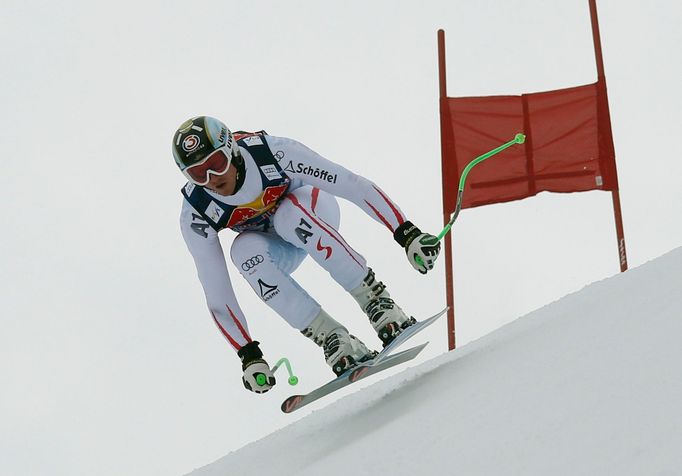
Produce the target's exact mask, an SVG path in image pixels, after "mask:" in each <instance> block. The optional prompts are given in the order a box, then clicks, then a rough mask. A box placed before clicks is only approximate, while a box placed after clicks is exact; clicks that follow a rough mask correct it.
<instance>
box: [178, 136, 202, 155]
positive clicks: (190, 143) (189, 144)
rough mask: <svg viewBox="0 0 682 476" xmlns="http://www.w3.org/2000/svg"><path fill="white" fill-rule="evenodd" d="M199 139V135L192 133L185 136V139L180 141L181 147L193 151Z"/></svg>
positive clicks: (197, 145) (186, 150)
mask: <svg viewBox="0 0 682 476" xmlns="http://www.w3.org/2000/svg"><path fill="white" fill-rule="evenodd" d="M200 142H201V141H200V140H199V136H198V135H196V134H192V135H191V136H187V137H185V139H184V140H183V141H182V149H183V150H184V151H185V152H193V151H195V150H197V147H199V143H200Z"/></svg>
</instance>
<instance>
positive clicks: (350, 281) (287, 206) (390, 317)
mask: <svg viewBox="0 0 682 476" xmlns="http://www.w3.org/2000/svg"><path fill="white" fill-rule="evenodd" d="M339 223H340V213H339V207H338V204H337V203H336V198H335V197H333V196H332V195H329V194H328V193H325V192H322V191H319V189H316V188H313V187H309V186H307V187H301V188H299V189H296V190H295V191H293V192H292V193H290V194H289V195H287V200H286V201H285V202H284V203H283V204H282V205H280V208H279V209H278V210H277V213H276V214H275V217H274V226H275V230H276V232H277V234H278V235H280V236H282V238H284V239H285V240H286V241H287V242H289V243H291V244H293V245H294V246H297V247H298V248H301V249H304V250H305V251H306V252H307V253H308V254H310V256H312V257H313V259H314V260H315V261H316V262H317V263H319V264H320V266H322V267H323V268H324V269H326V270H327V271H328V272H329V274H330V275H331V276H332V278H333V279H334V280H335V281H336V282H337V283H339V284H340V285H341V286H342V287H343V288H344V289H345V290H346V291H348V292H349V293H350V294H351V295H352V296H353V297H354V298H355V300H356V301H357V302H358V304H359V305H360V307H361V308H362V310H363V311H364V312H365V314H367V316H368V317H369V320H370V323H371V324H372V326H373V327H374V330H375V331H376V332H377V334H378V335H379V338H380V339H381V341H382V342H383V343H384V346H386V345H388V343H390V342H391V341H392V340H393V339H395V337H396V336H397V335H398V334H399V333H400V332H401V331H402V330H403V329H404V328H406V327H408V326H410V325H412V324H414V323H415V322H416V321H415V320H414V318H412V317H409V316H407V315H406V314H405V312H403V310H402V309H401V308H400V307H399V306H398V305H397V304H396V303H395V302H394V301H393V299H391V297H390V294H389V293H388V291H387V290H386V286H385V285H384V284H383V283H382V282H380V281H377V280H376V278H375V276H374V272H373V271H372V270H371V269H370V268H368V267H367V263H366V261H365V259H364V258H363V257H362V255H360V254H359V253H358V252H357V251H355V250H354V249H353V248H352V247H351V246H350V245H349V244H348V243H347V242H346V241H345V240H344V239H343V237H342V236H341V235H340V233H339V232H338V227H339Z"/></svg>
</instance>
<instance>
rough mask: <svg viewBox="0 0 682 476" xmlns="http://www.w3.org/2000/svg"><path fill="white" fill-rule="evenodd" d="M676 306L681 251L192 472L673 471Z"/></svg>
mask: <svg viewBox="0 0 682 476" xmlns="http://www.w3.org/2000/svg"><path fill="white" fill-rule="evenodd" d="M681 310H682V248H678V249H676V250H674V251H672V252H670V253H668V254H666V255H664V256H663V257H660V258H658V259H656V260H654V261H651V262H649V263H647V264H645V265H643V266H640V267H638V268H636V269H633V270H630V271H628V272H626V273H624V274H619V275H617V276H614V277H612V278H609V279H606V280H603V281H601V282H597V283H594V284H592V285H590V286H588V287H586V288H584V289H583V290H581V291H580V292H577V293H574V294H571V295H569V296H566V297H564V298H563V299H561V300H559V301H557V302H554V303H552V304H550V305H548V306H545V307H543V308H542V309H539V310H537V311H535V312H533V313H531V314H529V315H527V316H525V317H523V318H520V319H518V320H516V321H514V322H512V323H511V324H508V325H506V326H504V327H502V328H501V329H499V330H497V331H495V332H493V333H491V334H489V335H487V336H486V337H484V338H481V339H479V340H477V341H475V342H472V343H470V344H468V345H466V346H464V347H461V348H459V349H457V350H455V351H453V352H451V353H447V354H445V355H442V356H440V357H438V358H435V359H433V360H431V361H429V362H426V363H423V364H421V365H418V366H416V367H414V368H410V369H408V370H405V371H404V372H401V373H399V374H397V375H394V376H392V377H390V378H387V379H385V380H381V381H379V382H377V383H375V384H373V385H371V386H369V387H367V388H363V389H360V390H359V391H357V392H356V393H353V394H352V395H350V396H347V397H345V398H343V399H341V400H339V401H337V402H334V403H331V404H330V405H329V406H327V407H325V408H324V409H322V410H319V411H316V412H314V413H312V414H311V415H309V416H308V417H306V418H303V419H301V420H299V421H298V422H296V423H294V424H292V425H290V426H289V427H286V428H284V429H282V430H280V431H277V432H276V433H273V434H272V435H269V436H268V437H266V438H263V439H262V440H260V441H257V442H255V443H252V444H250V445H248V446H246V447H244V448H242V449H240V450H238V451H235V452H233V453H230V454H229V455H228V456H226V457H224V458H222V459H220V460H219V461H217V462H215V463H213V464H211V465H209V466H206V467H204V468H201V469H198V470H195V471H194V472H192V473H190V474H191V476H218V475H221V476H223V475H232V474H257V475H282V476H284V475H298V476H303V475H319V474H324V475H325V476H346V475H348V474H353V475H356V476H360V475H374V476H376V475H381V474H391V475H397V476H401V475H405V476H407V475H410V476H413V475H415V474H428V475H432V474H433V475H436V474H438V475H441V474H462V475H502V474H504V475H511V474H523V475H549V474H551V475H564V474H565V475H576V474H580V475H619V476H623V475H643V474H646V475H659V474H660V475H663V474H665V475H668V474H669V475H672V474H682V451H680V450H681V448H680V446H681V445H682V408H681V405H680V402H682V380H681V378H680V377H681V375H682V372H681V370H682V345H680V337H681V336H682V319H680V311H681ZM374 378H375V379H377V380H378V379H379V378H377V377H374ZM281 388H282V387H280V391H281ZM287 390H288V389H287ZM301 390H304V389H301Z"/></svg>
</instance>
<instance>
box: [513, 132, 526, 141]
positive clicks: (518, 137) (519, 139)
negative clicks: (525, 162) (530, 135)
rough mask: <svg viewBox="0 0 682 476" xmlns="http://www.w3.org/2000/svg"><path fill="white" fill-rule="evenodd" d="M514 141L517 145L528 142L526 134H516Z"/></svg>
mask: <svg viewBox="0 0 682 476" xmlns="http://www.w3.org/2000/svg"><path fill="white" fill-rule="evenodd" d="M514 140H515V141H516V143H517V144H523V143H524V142H526V136H525V135H524V134H521V133H518V134H516V137H514Z"/></svg>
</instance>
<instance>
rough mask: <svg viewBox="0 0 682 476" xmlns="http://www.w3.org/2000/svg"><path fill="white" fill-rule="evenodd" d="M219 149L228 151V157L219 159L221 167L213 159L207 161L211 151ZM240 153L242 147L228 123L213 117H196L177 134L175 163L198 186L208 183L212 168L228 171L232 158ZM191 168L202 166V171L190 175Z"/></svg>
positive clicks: (179, 128) (219, 172)
mask: <svg viewBox="0 0 682 476" xmlns="http://www.w3.org/2000/svg"><path fill="white" fill-rule="evenodd" d="M217 150H221V151H222V152H224V156H225V157H224V159H222V160H221V161H216V163H217V164H220V169H219V170H217V168H213V167H212V166H211V162H207V161H208V160H209V156H210V155H211V153H212V152H215V151H217ZM238 155H239V146H238V145H237V141H236V140H234V137H233V136H232V132H230V130H229V129H228V128H227V126H226V125H225V124H223V123H222V122H220V121H219V120H218V119H215V118H213V117H208V116H197V117H193V118H191V119H189V120H187V121H185V122H183V123H182V124H181V125H180V127H178V129H177V131H175V134H174V135H173V157H174V158H175V163H176V164H177V166H178V167H179V168H180V170H181V171H182V172H183V173H184V174H185V175H186V176H187V178H189V179H190V180H191V181H192V182H194V183H196V184H198V185H205V183H207V182H208V179H209V176H208V172H209V171H210V172H216V173H217V174H218V175H220V174H223V173H225V172H227V169H228V168H229V164H230V162H231V161H232V158H233V157H235V156H238ZM213 160H214V159H211V161H213ZM226 162H227V164H226ZM195 166H196V167H195ZM190 168H192V169H195V171H196V170H197V169H199V170H201V173H199V174H196V173H192V174H190V173H189V172H190V171H189V170H188V169H190ZM200 177H204V179H202V178H200ZM202 182H205V183H202Z"/></svg>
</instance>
